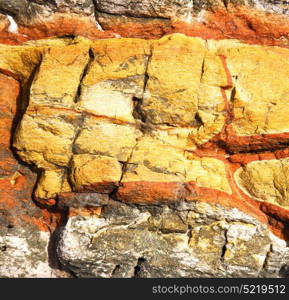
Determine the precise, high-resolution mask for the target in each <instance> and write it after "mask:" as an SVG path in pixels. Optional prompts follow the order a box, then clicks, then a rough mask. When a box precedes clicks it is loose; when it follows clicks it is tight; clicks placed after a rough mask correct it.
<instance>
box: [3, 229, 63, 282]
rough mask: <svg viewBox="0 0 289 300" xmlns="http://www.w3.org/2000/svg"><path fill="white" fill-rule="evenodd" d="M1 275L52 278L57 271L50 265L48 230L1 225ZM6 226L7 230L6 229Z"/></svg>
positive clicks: (7, 276)
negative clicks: (40, 230) (41, 230)
mask: <svg viewBox="0 0 289 300" xmlns="http://www.w3.org/2000/svg"><path fill="white" fill-rule="evenodd" d="M0 228H1V230H0V277H1V278H3V277H6V278H15V277H22V278H51V277H57V271H54V270H53V269H52V268H51V267H50V266H49V260H48V253H47V247H48V243H49V239H50V234H49V233H48V232H39V231H35V228H28V226H26V227H24V228H19V227H18V228H8V227H7V226H4V225H3V224H1V225H0ZM3 228H5V229H6V230H4V229H3Z"/></svg>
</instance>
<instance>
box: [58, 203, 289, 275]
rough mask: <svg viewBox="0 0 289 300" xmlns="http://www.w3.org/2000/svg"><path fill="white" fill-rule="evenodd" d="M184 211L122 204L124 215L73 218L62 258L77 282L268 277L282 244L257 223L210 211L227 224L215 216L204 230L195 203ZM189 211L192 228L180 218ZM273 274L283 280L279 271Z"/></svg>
mask: <svg viewBox="0 0 289 300" xmlns="http://www.w3.org/2000/svg"><path fill="white" fill-rule="evenodd" d="M208 206H210V205H208ZM184 208H185V207H183V208H182V207H181V206H180V207H175V209H176V210H172V209H169V208H168V207H163V208H160V209H159V210H158V212H157V214H156V212H154V211H153V209H150V208H146V209H144V208H141V207H129V206H125V205H122V215H119V214H117V215H114V213H113V212H116V210H105V211H104V213H103V214H102V215H101V216H94V217H83V216H76V217H72V218H70V219H69V221H68V223H67V225H66V228H65V229H64V231H63V232H62V235H61V239H60V241H59V244H58V247H57V251H58V255H59V257H60V260H61V262H62V263H63V264H64V265H65V266H66V267H67V268H69V269H70V270H72V271H73V272H74V273H75V274H76V276H78V277H211V276H216V277H222V276H224V275H225V274H226V276H230V277H238V276H242V277H244V276H250V277H258V276H265V274H267V275H268V273H266V272H267V271H266V269H263V268H264V262H265V259H266V255H267V264H269V260H270V259H271V258H270V253H271V250H270V245H271V244H272V245H274V247H277V248H278V247H279V245H281V244H280V243H279V244H278V241H277V240H275V239H271V238H270V232H269V231H268V229H266V227H264V226H263V225H261V224H260V223H259V222H258V221H256V219H253V218H248V216H246V215H242V213H240V212H239V211H238V210H227V209H225V208H224V207H214V208H213V207H211V209H213V211H214V218H215V217H216V216H217V215H218V211H219V212H221V214H224V213H226V214H227V215H226V221H225V220H224V219H222V220H221V219H219V217H216V219H215V220H214V221H213V220H211V221H210V222H211V223H209V224H208V225H206V223H204V222H208V219H207V216H205V214H204V213H203V212H202V211H201V210H199V209H198V207H197V206H196V204H194V203H191V204H190V205H188V206H186V208H185V210H183V209H184ZM188 212H194V213H195V217H194V222H195V223H198V225H195V226H194V227H192V228H191V229H189V228H188V227H187V226H188V223H187V222H188V221H186V220H185V219H183V218H182V216H185V215H186V214H188ZM197 215H198V216H199V217H197ZM190 218H193V217H192V215H191V217H190ZM169 220H171V221H169ZM180 220H181V221H180ZM192 221H193V220H192V219H191V220H189V222H190V223H191V224H192V223H193V222H192ZM248 222H249V223H248ZM181 224H182V225H181ZM186 224H187V225H186ZM255 243H257V244H258V246H257V247H254V246H253V245H254V244H255ZM281 247H282V246H281ZM286 249H287V250H286V253H287V254H286V255H287V256H288V248H286ZM274 259H276V256H275V257H274ZM283 259H285V261H286V258H285V256H284V255H283V257H282V258H281V257H280V260H279V261H278V263H277V261H276V260H275V262H274V264H275V266H277V265H278V266H279V270H280V268H281V266H282V265H283V264H284V260H283ZM248 261H250V263H248ZM270 275H271V276H272V275H273V276H279V274H278V272H277V271H276V270H275V272H271V273H270Z"/></svg>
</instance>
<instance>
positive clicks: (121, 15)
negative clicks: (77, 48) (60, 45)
mask: <svg viewBox="0 0 289 300" xmlns="http://www.w3.org/2000/svg"><path fill="white" fill-rule="evenodd" d="M0 13H1V14H0V27H1V28H2V30H1V33H0V41H1V42H3V43H8V44H18V43H22V42H23V41H27V40H31V39H39V38H45V37H51V36H63V35H77V36H78V35H80V36H85V37H87V38H91V39H97V38H109V37H110V38H111V37H120V36H122V37H138V38H160V37H162V36H163V35H165V34H168V33H177V32H178V33H185V34H187V35H189V36H198V37H202V38H207V39H208V38H214V39H224V38H237V39H241V40H245V41H248V42H250V43H257V44H270V45H280V46H286V47H288V25H287V21H288V19H287V15H288V1H287V0H278V1H271V0H262V1H260V0H258V1H257V0H256V1H255V0H250V1H249V0H248V1H247V0H232V1H231V0H229V1H227V0H226V1H224V0H210V1H203V0H198V1H192V0H182V1H171V0H170V1H168V0H161V1H159V0H157V1H156V0H146V1H137V2H136V1H128V0H118V1H105V0H99V1H98V0H77V1H76V0H54V1H38V0H37V1H33V0H17V1H12V2H11V1H6V0H2V1H0Z"/></svg>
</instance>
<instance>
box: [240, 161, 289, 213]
mask: <svg viewBox="0 0 289 300" xmlns="http://www.w3.org/2000/svg"><path fill="white" fill-rule="evenodd" d="M288 175H289V161H288V158H284V159H280V160H277V159H273V160H263V161H254V162H251V163H249V164H247V165H246V166H244V167H242V168H240V169H239V170H238V171H237V172H236V175H235V177H236V181H237V182H238V184H239V185H240V186H241V188H242V189H243V190H244V192H245V193H247V194H249V195H250V196H251V197H254V198H255V199H256V200H259V201H268V202H271V203H274V204H277V205H280V206H282V207H284V208H287V209H288V208H289V202H288V201H289V196H288V183H287V182H288V179H287V178H288Z"/></svg>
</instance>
